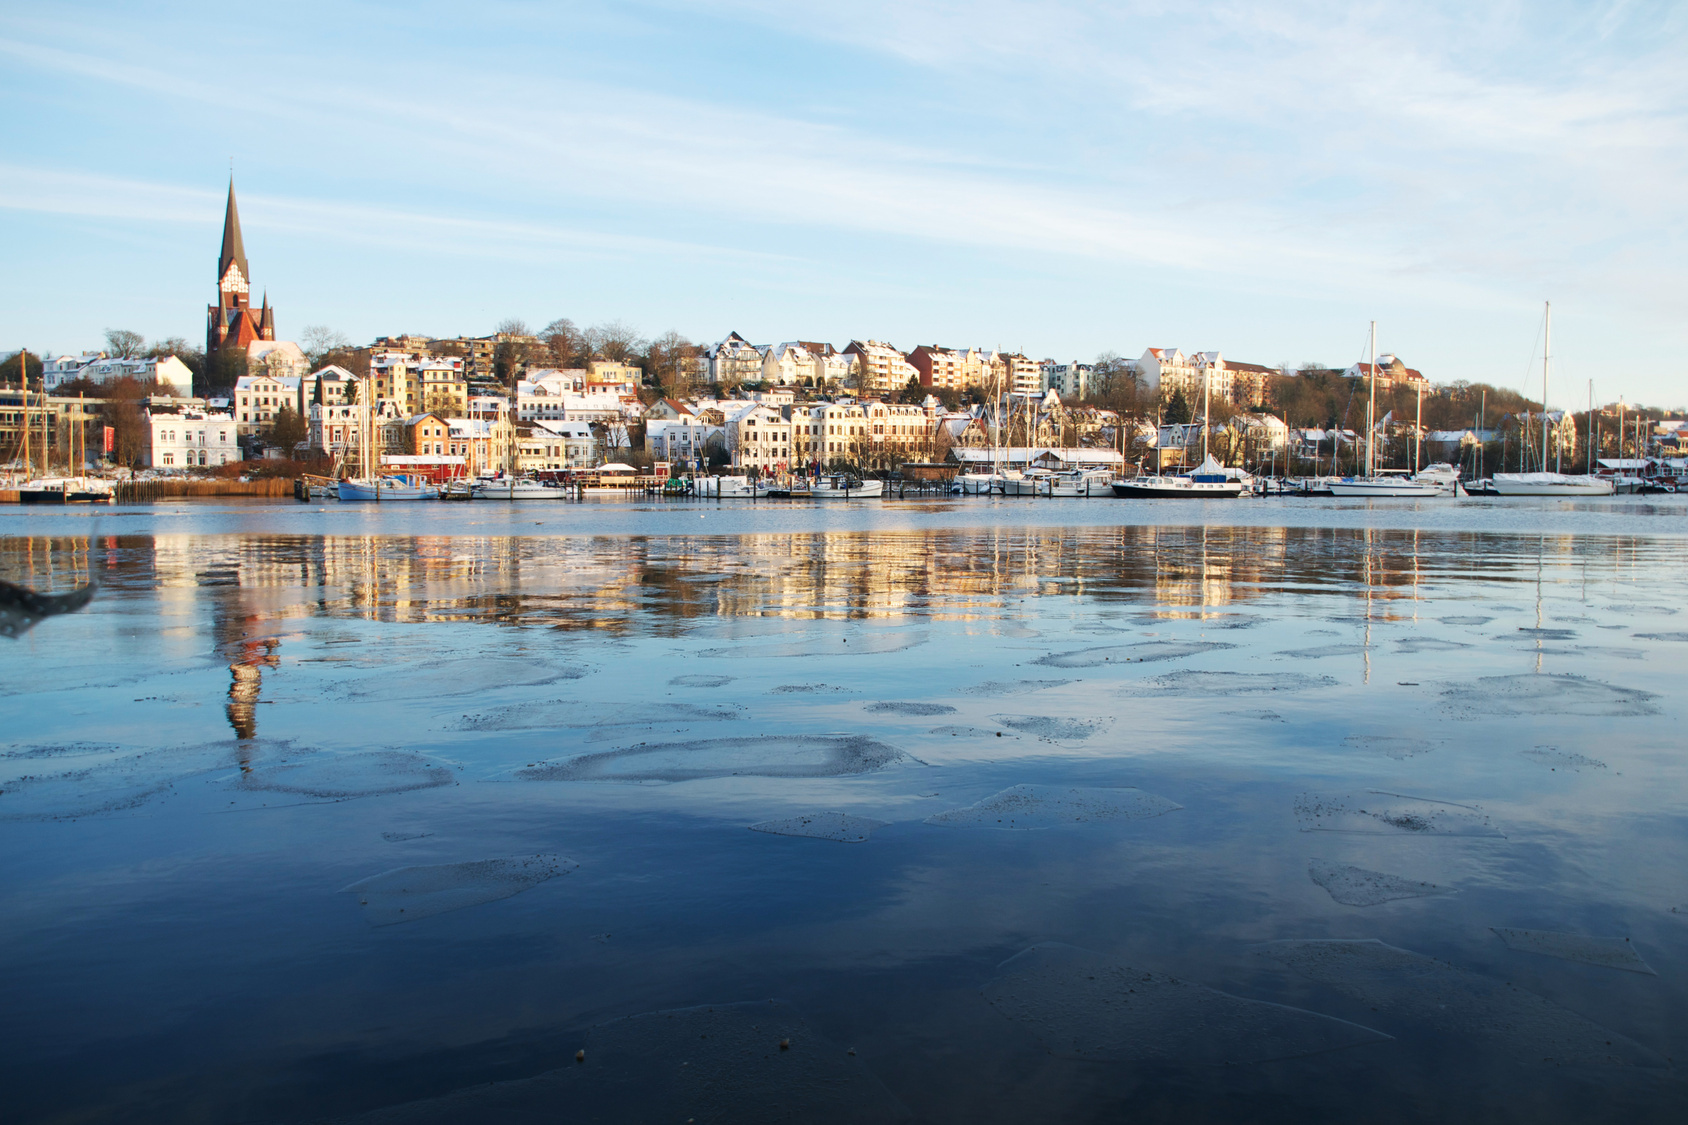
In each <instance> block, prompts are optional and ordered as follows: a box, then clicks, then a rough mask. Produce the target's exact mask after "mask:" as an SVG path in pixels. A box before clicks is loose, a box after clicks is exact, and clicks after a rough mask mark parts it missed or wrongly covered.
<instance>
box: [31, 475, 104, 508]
mask: <svg viewBox="0 0 1688 1125" xmlns="http://www.w3.org/2000/svg"><path fill="white" fill-rule="evenodd" d="M116 500H117V492H116V488H115V487H114V486H113V485H112V483H111V482H110V481H109V480H101V479H100V478H99V477H37V478H35V479H34V480H27V481H24V482H23V483H22V484H20V485H18V502H19V503H20V504H111V503H115V502H116Z"/></svg>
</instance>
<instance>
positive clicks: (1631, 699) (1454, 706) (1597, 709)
mask: <svg viewBox="0 0 1688 1125" xmlns="http://www.w3.org/2000/svg"><path fill="white" fill-rule="evenodd" d="M1657 698H1658V696H1656V695H1654V694H1653V693H1652V692H1650V691H1642V690H1641V689H1640V688H1627V687H1617V686H1615V685H1612V684H1606V683H1601V682H1600V681H1599V680H1590V679H1585V678H1584V677H1582V676H1572V675H1544V674H1536V675H1522V676H1480V677H1478V678H1477V679H1475V680H1468V681H1466V682H1465V683H1461V684H1454V685H1453V686H1451V687H1448V688H1447V689H1445V690H1444V691H1443V692H1442V699H1443V706H1444V707H1445V708H1446V709H1447V710H1448V711H1449V712H1450V713H1451V714H1452V715H1454V716H1455V717H1458V718H1468V719H1470V718H1484V717H1488V716H1493V715H1585V716H1591V717H1605V716H1612V717H1617V716H1634V715H1655V714H1657V713H1658V707H1657V706H1655V705H1654V702H1653V701H1654V700H1656V699H1657Z"/></svg>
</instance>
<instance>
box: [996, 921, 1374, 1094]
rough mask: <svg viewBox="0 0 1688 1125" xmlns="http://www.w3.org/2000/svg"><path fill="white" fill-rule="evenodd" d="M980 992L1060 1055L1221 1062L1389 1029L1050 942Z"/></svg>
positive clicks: (1364, 1039)
mask: <svg viewBox="0 0 1688 1125" xmlns="http://www.w3.org/2000/svg"><path fill="white" fill-rule="evenodd" d="M981 991H983V993H984V995H985V999H986V1000H988V1001H990V1003H991V1005H992V1006H993V1007H995V1008H996V1010H997V1011H999V1012H1001V1013H1002V1014H1003V1015H1004V1016H1006V1017H1007V1018H1008V1019H1010V1020H1013V1021H1014V1022H1015V1023H1017V1024H1019V1025H1021V1026H1022V1027H1024V1028H1026V1030H1028V1031H1030V1032H1031V1033H1032V1034H1033V1035H1035V1036H1036V1037H1037V1038H1038V1040H1039V1041H1040V1042H1042V1043H1043V1045H1044V1046H1045V1047H1047V1048H1048V1049H1049V1053H1050V1054H1052V1055H1055V1056H1057V1057H1058V1058H1067V1059H1084V1060H1089V1061H1094V1062H1132V1063H1158V1064H1162V1065H1169V1066H1228V1065H1236V1064H1243V1063H1258V1062H1267V1061H1269V1060H1272V1059H1288V1058H1299V1057H1302V1056H1305V1055H1314V1054H1320V1053H1322V1052H1325V1051H1335V1050H1341V1049H1343V1048H1346V1047H1357V1046H1360V1045H1362V1044H1366V1043H1380V1042H1384V1041H1386V1040H1388V1039H1389V1038H1390V1036H1388V1035H1385V1034H1384V1033H1382V1032H1380V1031H1374V1030H1372V1029H1371V1028H1369V1027H1362V1026H1360V1025H1359V1024H1354V1023H1349V1022H1348V1021H1346V1020H1339V1019H1334V1018H1332V1017H1330V1016H1323V1015H1319V1014H1318V1013H1317V1012H1309V1011H1305V1010H1303V1009H1301V1008H1290V1007H1286V1006H1284V1005H1282V1004H1271V1003H1266V1002H1264V1001H1260V1000H1246V999H1244V998H1242V997H1240V996H1232V995H1230V994H1229V993H1224V992H1219V991H1217V990H1216V989H1212V988H1208V987H1206V986H1204V985H1200V984H1195V983H1193V982H1190V981H1184V980H1179V979H1178V978H1176V977H1170V976H1167V975H1166V974H1164V973H1153V972H1145V971H1144V970H1142V969H1138V968H1133V967H1131V966H1129V965H1124V964H1121V963H1119V962H1117V961H1114V960H1111V959H1110V958H1107V957H1103V956H1101V955H1100V954H1097V953H1092V952H1091V951H1089V950H1086V949H1079V948H1077V947H1075V946H1070V945H1060V944H1056V943H1046V944H1042V945H1034V946H1032V947H1031V948H1030V949H1028V950H1026V951H1025V952H1023V953H1020V954H1018V955H1017V956H1015V957H1011V958H1009V959H1008V960H1007V961H1004V962H1003V963H1002V965H1001V966H999V967H998V969H997V975H996V976H995V977H994V978H993V979H992V980H990V981H989V982H987V983H986V984H985V986H984V988H983V989H982V990H981Z"/></svg>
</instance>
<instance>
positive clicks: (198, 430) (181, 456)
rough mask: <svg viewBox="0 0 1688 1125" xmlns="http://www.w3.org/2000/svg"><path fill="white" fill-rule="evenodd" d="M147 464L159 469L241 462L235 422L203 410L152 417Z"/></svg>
mask: <svg viewBox="0 0 1688 1125" xmlns="http://www.w3.org/2000/svg"><path fill="white" fill-rule="evenodd" d="M148 422H149V423H150V433H149V436H148V446H147V455H146V462H147V464H148V465H149V466H151V467H152V468H155V469H186V468H200V467H206V468H209V467H212V466H215V465H227V464H229V463H230V462H232V461H239V460H240V445H239V443H238V442H237V441H236V436H237V435H236V433H235V421H234V418H233V417H231V416H230V415H228V414H213V413H210V412H207V411H203V410H191V409H190V410H183V411H181V412H179V413H168V414H166V413H159V414H150V415H148Z"/></svg>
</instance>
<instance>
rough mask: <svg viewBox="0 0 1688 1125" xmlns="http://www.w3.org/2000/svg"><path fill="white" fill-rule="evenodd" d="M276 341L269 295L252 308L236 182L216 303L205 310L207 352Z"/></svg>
mask: <svg viewBox="0 0 1688 1125" xmlns="http://www.w3.org/2000/svg"><path fill="white" fill-rule="evenodd" d="M273 339H275V310H274V309H272V308H270V299H269V296H268V295H267V294H266V295H265V297H264V301H263V304H262V305H261V306H260V307H259V308H256V309H254V308H253V307H252V272H251V270H250V269H249V268H248V267H247V265H246V244H245V243H244V242H243V241H242V240H241V237H240V211H239V210H237V209H236V207H235V204H234V181H233V180H230V181H229V205H228V210H226V211H225V212H224V213H223V253H222V256H221V257H219V258H218V259H217V303H216V304H214V305H211V306H209V308H207V309H206V318H205V353H206V355H208V356H210V355H215V354H216V353H217V352H218V351H220V350H221V349H223V348H240V349H241V350H242V351H244V350H245V349H246V346H247V345H248V344H251V343H253V342H254V341H256V340H273Z"/></svg>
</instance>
